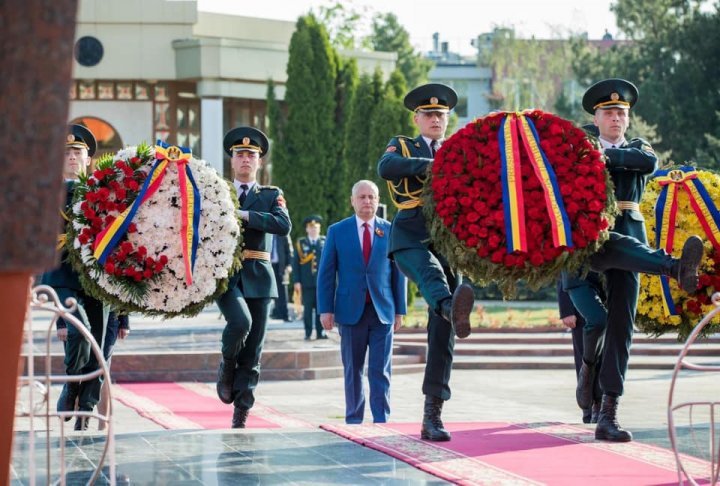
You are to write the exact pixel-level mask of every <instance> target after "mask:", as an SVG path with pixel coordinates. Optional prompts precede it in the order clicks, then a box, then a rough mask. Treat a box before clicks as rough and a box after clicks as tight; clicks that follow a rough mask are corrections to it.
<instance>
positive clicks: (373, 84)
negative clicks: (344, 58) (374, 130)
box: [343, 72, 382, 194]
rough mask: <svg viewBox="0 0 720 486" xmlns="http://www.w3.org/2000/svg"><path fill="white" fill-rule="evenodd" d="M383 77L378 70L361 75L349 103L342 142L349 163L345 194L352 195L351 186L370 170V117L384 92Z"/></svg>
mask: <svg viewBox="0 0 720 486" xmlns="http://www.w3.org/2000/svg"><path fill="white" fill-rule="evenodd" d="M380 76H381V75H380V73H379V72H376V73H375V75H374V76H372V77H371V76H369V75H367V74H363V75H362V76H360V80H359V81H358V85H357V89H356V90H355V94H354V96H353V97H352V101H351V103H350V114H349V118H348V122H347V125H346V129H345V143H344V144H343V149H344V150H343V159H344V160H345V162H346V163H347V177H346V178H345V183H344V187H345V194H349V191H350V188H351V187H352V185H353V184H355V183H356V182H357V181H359V180H360V179H366V178H367V174H368V173H369V171H370V169H371V167H370V165H369V163H368V150H369V148H370V145H369V137H370V120H371V119H372V115H373V112H374V111H375V108H376V107H377V105H378V102H379V99H380V95H381V91H380V90H381V88H382V77H380ZM378 79H380V83H378ZM373 168H374V166H373Z"/></svg>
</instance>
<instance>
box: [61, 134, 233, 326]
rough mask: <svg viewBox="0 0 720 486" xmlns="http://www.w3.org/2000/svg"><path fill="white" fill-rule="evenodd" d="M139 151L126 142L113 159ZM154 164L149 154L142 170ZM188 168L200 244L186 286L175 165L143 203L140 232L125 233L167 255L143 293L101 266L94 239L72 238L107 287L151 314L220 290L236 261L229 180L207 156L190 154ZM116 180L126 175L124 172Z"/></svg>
mask: <svg viewBox="0 0 720 486" xmlns="http://www.w3.org/2000/svg"><path fill="white" fill-rule="evenodd" d="M136 153H137V149H136V147H128V148H126V149H123V150H121V151H120V152H118V153H117V154H116V156H115V158H114V160H116V161H117V160H125V161H128V160H130V159H131V158H132V157H135V156H136ZM153 163H154V160H153V159H151V160H150V161H148V165H147V168H143V169H144V170H147V171H149V168H150V167H151V166H152V164H153ZM189 167H190V169H191V171H192V174H193V178H194V179H195V182H196V185H197V187H198V190H199V192H200V196H201V211H200V222H199V228H198V233H199V234H198V236H199V240H198V241H199V243H198V248H197V255H196V259H195V267H194V269H193V275H192V280H193V283H192V285H190V286H188V285H187V278H186V275H185V262H184V260H183V251H182V238H183V236H182V235H181V195H180V186H179V182H178V168H177V165H176V164H173V163H170V164H168V169H167V171H166V173H165V176H164V178H163V180H162V182H161V184H160V187H159V188H158V190H157V191H156V192H155V193H154V194H153V195H152V196H151V198H150V199H148V200H147V201H145V202H144V203H143V204H142V205H141V206H140V207H139V209H138V211H137V213H136V215H135V217H134V218H133V222H134V223H135V225H136V226H137V231H136V232H134V233H128V235H127V239H128V241H130V242H131V243H132V244H133V245H134V246H135V247H136V248H138V247H140V246H143V247H145V248H146V249H147V254H148V255H149V256H150V257H152V258H154V259H156V260H157V259H158V258H159V257H160V255H165V256H166V257H167V258H168V263H167V265H166V266H165V268H164V269H163V270H162V272H161V273H160V274H159V275H157V276H156V277H155V278H153V279H152V280H150V281H148V282H147V284H148V288H147V291H146V292H144V293H143V295H142V297H138V295H137V294H134V295H131V294H130V293H128V292H127V288H123V287H122V286H120V285H118V284H117V283H116V282H114V280H115V277H109V276H108V274H106V273H105V272H103V271H99V269H98V265H97V261H96V260H95V258H94V257H93V255H92V249H91V244H92V242H91V243H88V244H85V245H81V244H80V242H79V241H78V239H77V238H76V239H75V242H74V246H75V247H76V248H79V250H80V258H81V260H82V262H83V263H84V264H85V265H87V266H88V267H91V271H90V272H89V274H90V276H91V278H92V279H93V280H95V282H96V283H97V284H98V285H99V286H100V287H101V288H102V289H103V290H104V291H105V292H107V293H109V294H111V295H112V296H115V297H117V298H118V299H119V300H120V301H122V302H128V303H131V304H133V305H135V306H138V307H140V308H142V309H144V310H147V311H149V312H151V313H169V314H176V313H180V312H183V310H184V309H186V308H187V307H189V306H192V305H197V304H199V303H202V302H203V301H206V300H207V299H208V297H210V296H212V295H213V294H215V292H216V291H217V289H218V284H219V281H221V280H222V279H226V278H228V277H229V272H230V269H231V268H232V265H233V259H234V257H235V252H236V249H237V244H238V236H239V233H240V226H239V224H238V221H237V218H236V217H235V214H234V212H235V207H234V202H233V199H232V197H231V192H230V188H229V186H228V183H227V182H226V181H224V180H223V179H222V178H221V177H220V176H219V175H218V174H217V172H216V171H215V170H214V169H213V168H211V167H209V166H208V165H207V164H206V163H205V162H204V161H203V160H199V159H194V158H192V159H190V162H189ZM117 180H119V181H120V180H122V177H118V178H117ZM73 212H74V213H75V214H81V213H82V211H81V209H80V203H78V204H76V205H75V206H74V207H73ZM111 214H112V213H111ZM114 215H116V214H114ZM73 227H74V228H75V230H76V231H77V232H78V234H79V233H80V231H81V230H82V229H83V227H84V225H83V224H78V222H77V220H76V221H75V222H74V225H73Z"/></svg>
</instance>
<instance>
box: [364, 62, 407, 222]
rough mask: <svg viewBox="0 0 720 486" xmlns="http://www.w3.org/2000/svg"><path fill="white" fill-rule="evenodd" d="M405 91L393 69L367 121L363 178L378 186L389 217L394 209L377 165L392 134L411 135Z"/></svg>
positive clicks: (402, 80)
mask: <svg viewBox="0 0 720 486" xmlns="http://www.w3.org/2000/svg"><path fill="white" fill-rule="evenodd" d="M406 92H407V85H406V84H405V77H404V76H403V74H402V72H400V70H399V69H396V70H395V71H393V72H392V74H391V75H390V78H389V79H388V82H387V83H386V84H385V87H384V89H383V92H382V95H381V97H380V102H379V103H378V105H377V106H376V108H375V111H374V112H373V114H372V117H371V121H370V133H369V136H368V142H369V149H368V151H367V165H368V167H369V171H368V173H367V175H366V178H367V179H370V180H373V181H375V183H377V185H378V187H379V188H380V201H381V202H383V203H385V204H387V205H388V214H389V215H392V214H394V213H395V207H394V206H393V205H392V202H391V200H390V194H389V193H388V190H387V183H386V182H385V181H384V180H383V179H380V176H378V174H377V163H378V159H380V156H381V155H382V153H383V151H384V150H385V147H387V143H388V141H389V140H390V138H391V137H394V136H395V135H407V136H412V135H413V132H414V126H413V123H412V119H411V113H410V112H409V111H408V109H407V108H405V105H404V104H403V97H404V96H405V93H406Z"/></svg>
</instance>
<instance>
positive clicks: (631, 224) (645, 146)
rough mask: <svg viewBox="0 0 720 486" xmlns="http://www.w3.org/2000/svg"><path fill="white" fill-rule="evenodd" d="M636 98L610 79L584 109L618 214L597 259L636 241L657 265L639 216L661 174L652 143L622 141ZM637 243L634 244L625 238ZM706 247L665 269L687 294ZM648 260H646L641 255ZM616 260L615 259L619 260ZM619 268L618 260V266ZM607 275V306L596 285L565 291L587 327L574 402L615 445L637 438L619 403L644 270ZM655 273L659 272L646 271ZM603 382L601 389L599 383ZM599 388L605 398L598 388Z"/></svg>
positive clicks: (687, 251)
mask: <svg viewBox="0 0 720 486" xmlns="http://www.w3.org/2000/svg"><path fill="white" fill-rule="evenodd" d="M637 100H638V90H637V88H636V87H635V85H633V84H632V83H630V82H629V81H626V80H624V79H606V80H603V81H600V82H598V83H595V84H594V85H593V86H591V87H590V88H589V89H588V90H587V91H586V92H585V95H584V96H583V102H582V104H583V108H584V109H585V111H587V112H588V113H590V114H592V115H593V116H594V126H595V127H596V128H597V131H596V132H595V133H592V132H591V135H597V137H598V138H597V140H598V142H599V144H600V146H601V148H602V150H603V153H604V155H605V160H606V166H607V169H608V171H609V172H610V176H611V178H612V181H613V184H614V187H615V197H616V199H617V205H618V209H619V210H620V215H619V216H618V217H617V218H616V220H615V226H614V227H613V232H612V233H611V239H610V241H609V242H608V243H607V244H606V245H605V246H606V251H605V254H603V252H602V251H601V252H599V253H598V254H596V255H595V256H593V258H591V261H592V259H595V260H598V259H605V261H606V263H608V264H610V263H612V261H613V259H614V257H613V256H612V255H611V251H612V250H611V249H610V247H612V246H613V245H622V242H625V241H632V242H633V245H635V246H637V248H638V249H639V250H642V251H641V252H640V253H638V255H640V256H638V257H633V258H631V259H630V260H635V261H637V262H638V263H640V262H648V261H650V260H652V259H654V258H655V257H656V256H657V255H658V254H659V253H662V251H660V250H658V251H655V252H652V251H650V250H649V249H643V248H641V245H639V244H638V242H639V243H641V244H642V246H643V247H644V246H646V245H647V236H646V233H645V223H644V219H643V216H642V213H641V212H640V200H641V198H642V195H643V192H644V190H645V184H646V183H647V180H648V178H649V177H650V176H651V175H652V173H653V172H655V169H656V168H657V157H656V155H655V152H654V151H653V149H652V147H651V146H650V144H649V143H648V142H647V141H645V140H643V139H640V138H633V139H631V140H630V141H628V140H626V139H625V131H626V130H627V128H628V125H629V122H630V109H631V108H632V107H633V105H634V104H635V103H636V102H637ZM626 237H632V238H626ZM702 251H703V247H702V241H701V240H700V239H699V238H697V237H691V238H689V239H688V241H686V243H685V246H684V248H683V256H682V258H681V259H680V260H677V259H669V257H667V256H664V258H665V260H666V262H670V261H671V260H672V261H673V262H674V263H673V264H672V265H671V266H668V265H666V271H664V272H659V273H666V274H670V275H671V276H673V277H675V278H677V279H678V280H679V281H680V284H681V286H683V288H685V289H686V290H688V291H692V290H694V288H695V287H696V285H697V279H696V275H697V266H698V264H699V262H700V259H701V258H702ZM642 255H647V258H646V257H644V256H642ZM615 259H616V260H617V259H618V258H615ZM615 263H617V262H615ZM596 269H599V270H604V273H605V277H606V285H607V304H605V303H604V302H603V299H602V298H601V297H600V296H599V295H598V290H597V286H596V285H593V284H592V283H590V282H588V281H587V280H583V279H579V278H577V277H574V276H569V275H567V274H564V275H563V288H564V290H566V291H567V292H568V294H569V296H570V299H571V300H572V302H573V304H574V306H575V307H576V308H577V310H578V311H579V312H580V313H581V314H582V316H583V317H584V320H585V326H584V329H583V348H584V352H583V362H582V365H581V368H580V371H579V373H578V382H577V390H576V398H577V402H578V406H580V408H582V409H589V408H591V407H592V406H593V402H595V401H598V400H600V401H601V403H600V413H599V417H598V422H597V427H596V429H595V438H596V439H599V440H609V441H616V442H627V441H630V440H632V434H631V433H630V432H629V431H626V430H624V429H623V428H622V427H620V425H619V423H618V421H617V417H616V416H617V407H618V399H619V397H620V396H621V395H622V394H623V383H624V380H625V373H626V371H627V363H628V356H629V351H630V345H631V342H632V333H633V325H634V321H635V312H636V310H637V299H638V293H639V276H638V272H643V271H645V270H644V269H643V268H639V267H637V266H634V265H631V266H629V267H625V266H624V265H619V266H618V267H616V268H596ZM647 273H656V272H647ZM596 380H597V381H599V387H597V385H596ZM598 389H599V390H601V391H602V393H601V397H600V396H598V392H596V391H595V392H594V390H598Z"/></svg>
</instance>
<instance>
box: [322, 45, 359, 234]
mask: <svg viewBox="0 0 720 486" xmlns="http://www.w3.org/2000/svg"><path fill="white" fill-rule="evenodd" d="M338 66H339V69H338V75H337V79H336V83H335V130H334V132H333V134H334V135H335V139H334V142H333V146H334V147H335V153H334V157H335V163H334V165H333V168H332V172H331V174H332V183H331V187H328V188H327V190H328V196H327V198H328V201H327V202H328V224H332V223H334V222H336V221H339V220H340V219H342V218H343V217H345V216H347V214H348V211H349V208H350V206H349V205H348V198H349V195H350V191H349V189H348V188H347V185H346V181H347V177H348V164H347V160H346V159H345V157H344V154H343V152H344V142H345V136H344V135H345V131H346V127H347V124H348V121H349V119H350V109H351V103H352V98H353V96H354V94H355V90H356V88H357V84H358V67H357V61H356V60H355V59H354V58H350V59H345V58H342V57H340V56H339V57H338Z"/></svg>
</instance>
